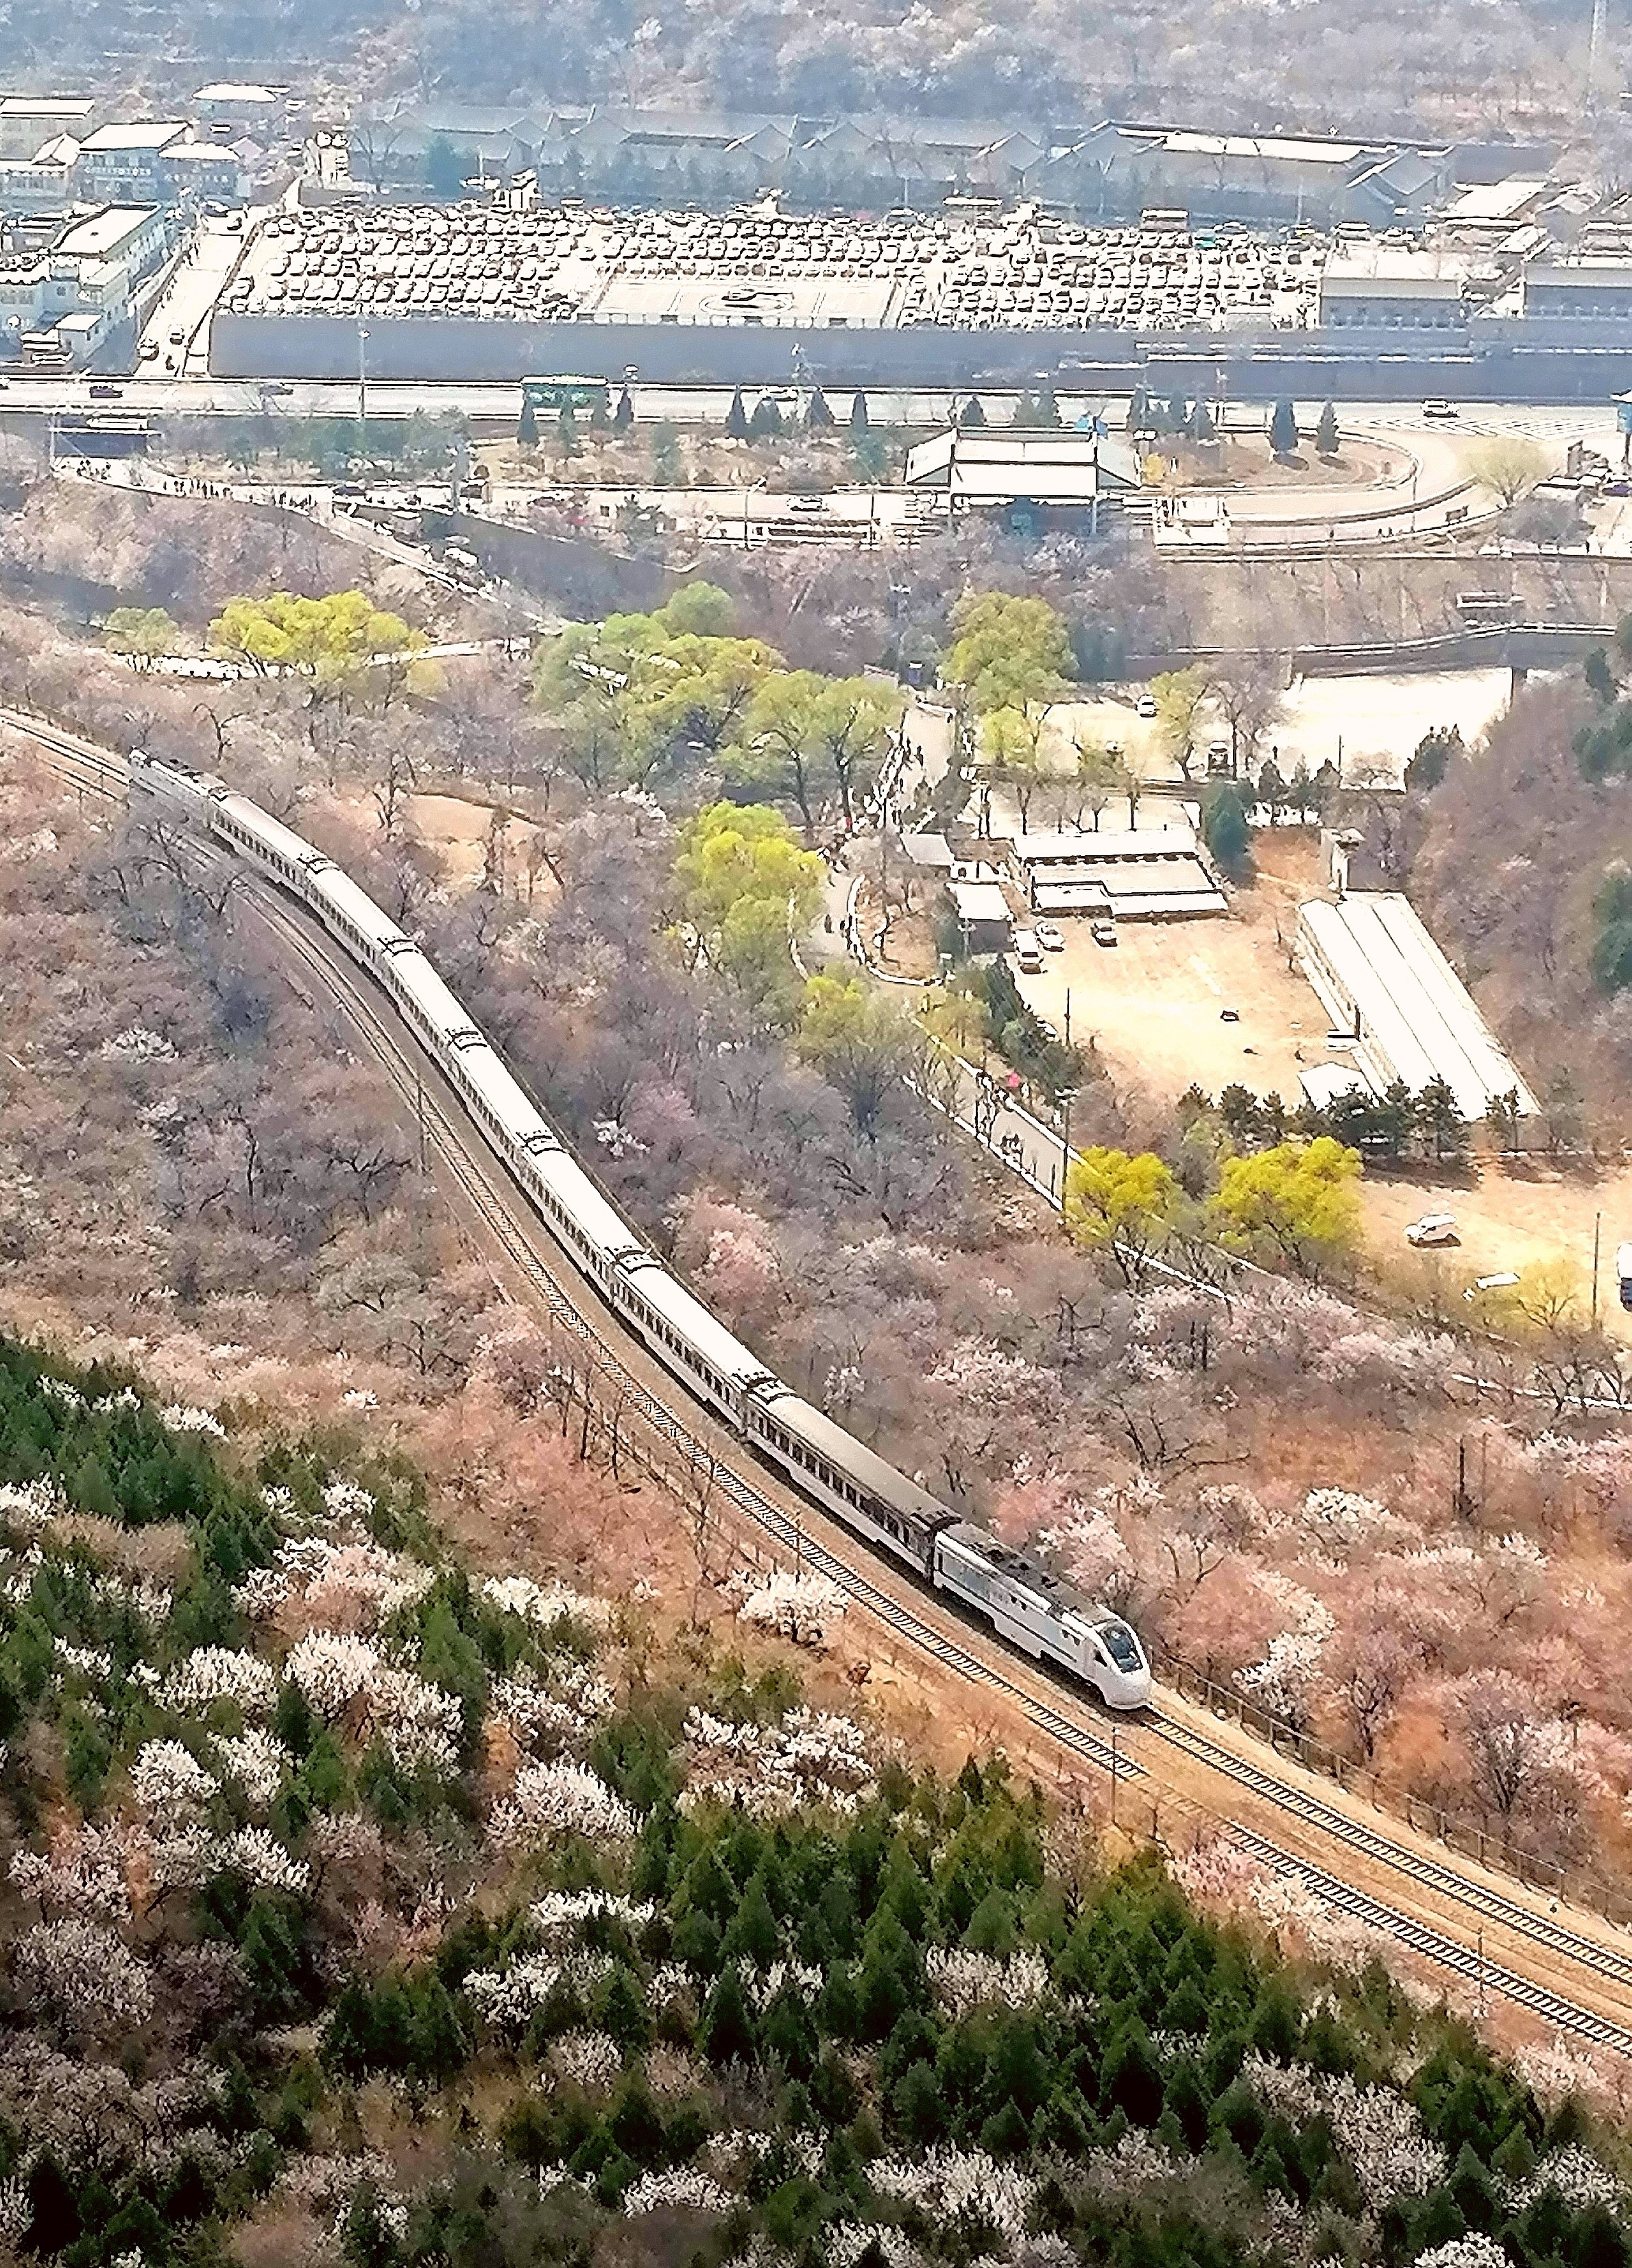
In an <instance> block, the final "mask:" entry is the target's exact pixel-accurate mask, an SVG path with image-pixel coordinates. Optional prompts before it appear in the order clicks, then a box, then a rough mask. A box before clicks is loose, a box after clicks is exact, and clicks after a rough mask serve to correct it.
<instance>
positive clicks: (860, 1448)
mask: <svg viewBox="0 0 1632 2268" xmlns="http://www.w3.org/2000/svg"><path fill="white" fill-rule="evenodd" d="M761 1401H762V1403H763V1405H764V1407H765V1408H767V1409H768V1410H769V1412H770V1414H771V1415H772V1416H773V1417H774V1418H776V1421H777V1423H778V1424H779V1425H785V1426H786V1427H787V1429H788V1431H789V1432H790V1433H791V1434H793V1435H794V1436H795V1437H796V1439H798V1440H802V1441H804V1442H805V1444H806V1446H807V1447H810V1448H812V1449H814V1450H815V1451H816V1453H817V1454H818V1455H819V1456H821V1457H824V1458H826V1460H827V1462H828V1463H829V1464H830V1465H834V1466H836V1467H837V1468H838V1469H839V1470H840V1471H841V1472H845V1473H848V1474H849V1476H850V1478H851V1479H852V1480H853V1481H855V1482H856V1484H857V1485H858V1486H859V1487H861V1488H864V1489H866V1490H867V1491H868V1492H869V1493H870V1494H871V1495H872V1496H876V1497H877V1498H878V1499H879V1501H880V1502H881V1503H883V1504H887V1505H892V1506H893V1507H894V1508H895V1510H896V1511H897V1512H901V1513H906V1515H907V1516H908V1519H911V1520H920V1521H933V1522H936V1523H938V1524H940V1525H943V1526H944V1525H945V1523H946V1522H947V1521H949V1520H951V1518H952V1513H950V1512H949V1511H948V1510H947V1508H946V1506H945V1505H944V1504H943V1503H942V1502H941V1500H940V1499H939V1498H938V1497H936V1496H931V1495H930V1491H929V1490H928V1489H926V1488H924V1487H923V1486H921V1485H920V1484H919V1483H918V1482H916V1481H909V1480H908V1477H907V1476H906V1474H905V1473H903V1472H898V1471H897V1469H896V1468H895V1467H894V1466H893V1464H891V1463H890V1462H889V1460H888V1459H887V1458H886V1457H881V1456H880V1455H879V1454H878V1451H877V1450H876V1449H870V1448H869V1447H867V1445H866V1443H865V1442H864V1441H858V1440H856V1436H855V1435H854V1433H848V1432H846V1431H845V1429H844V1427H843V1426H842V1425H838V1424H836V1423H835V1422H834V1419H833V1418H829V1417H827V1415H825V1413H824V1412H823V1411H821V1410H818V1409H817V1408H816V1407H815V1406H814V1405H813V1404H812V1403H809V1402H806V1401H805V1399H804V1398H803V1397H802V1396H801V1395H798V1394H795V1393H794V1392H793V1391H792V1389H791V1388H789V1387H783V1388H782V1390H781V1391H780V1392H779V1393H777V1392H775V1391H774V1390H773V1389H771V1388H766V1389H765V1391H764V1393H763V1395H761Z"/></svg>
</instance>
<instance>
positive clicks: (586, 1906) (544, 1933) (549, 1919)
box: [533, 1890, 658, 1943]
mask: <svg viewBox="0 0 1632 2268" xmlns="http://www.w3.org/2000/svg"><path fill="white" fill-rule="evenodd" d="M657 1911H658V1909H657V1907H656V1905H655V1904H652V1903H651V1900H650V1899H644V1900H640V1901H636V1899H634V1898H626V1897H621V1896H617V1895H616V1894H615V1893H614V1892H612V1891H609V1890H550V1891H548V1892H547V1893H546V1894H545V1896H543V1897H541V1898H540V1899H539V1900H538V1902H537V1903H536V1904H535V1905H534V1906H533V1926H534V1928H535V1929H536V1930H537V1931H538V1933H539V1934H540V1937H542V1938H543V1939H544V1940H545V1941H546V1942H547V1943H548V1942H550V1941H552V1940H559V1939H561V1938H563V1937H570V1936H572V1935H574V1934H575V1933H577V1931H579V1930H581V1929H582V1928H583V1926H584V1923H585V1922H586V1921H621V1922H622V1923H624V1924H625V1925H626V1926H628V1927H629V1929H630V1930H631V1931H633V1930H640V1929H644V1928H645V1926H646V1925H647V1923H648V1922H650V1921H652V1920H655V1918H657Z"/></svg>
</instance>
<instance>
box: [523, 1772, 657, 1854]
mask: <svg viewBox="0 0 1632 2268" xmlns="http://www.w3.org/2000/svg"><path fill="white" fill-rule="evenodd" d="M637 1826H638V1822H637V1821H636V1817H635V1815H634V1813H633V1812H632V1811H631V1810H630V1809H629V1806H628V1804H626V1803H625V1802H624V1801H623V1800H622V1798H621V1796H618V1795H614V1793H613V1791H612V1790H611V1788H609V1787H608V1786H607V1785H606V1781H605V1780H604V1779H602V1778H600V1777H599V1773H596V1772H592V1771H590V1769H589V1767H588V1765H587V1764H562V1763H555V1764H524V1765H523V1766H522V1768H521V1770H520V1771H518V1773H517V1775H516V1785H515V1787H514V1788H513V1789H512V1791H511V1795H510V1798H509V1800H507V1801H505V1802H504V1803H501V1804H498V1805H496V1807H495V1808H494V1811H493V1815H492V1817H491V1820H490V1821H489V1831H490V1833H491V1834H492V1836H493V1839H494V1841H495V1842H496V1843H498V1844H501V1845H503V1844H506V1843H521V1842H529V1841H532V1840H533V1839H535V1838H537V1837H541V1836H546V1835H584V1836H588V1837H590V1838H591V1839H592V1841H593V1840H598V1839H599V1838H601V1837H621V1836H629V1835H633V1834H634V1833H635V1832H636V1828H637Z"/></svg>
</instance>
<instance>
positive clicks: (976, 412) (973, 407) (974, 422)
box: [958, 394, 986, 433]
mask: <svg viewBox="0 0 1632 2268" xmlns="http://www.w3.org/2000/svg"><path fill="white" fill-rule="evenodd" d="M958 423H959V425H960V426H962V428H963V430H964V431H965V432H966V433H978V432H979V431H981V427H982V426H983V425H984V424H985V423H986V412H985V410H984V409H982V408H981V397H980V395H979V394H971V395H970V396H969V398H968V400H967V401H966V402H965V403H964V405H963V408H962V409H960V410H959V412H958Z"/></svg>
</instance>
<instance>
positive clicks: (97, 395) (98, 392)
mask: <svg viewBox="0 0 1632 2268" xmlns="http://www.w3.org/2000/svg"><path fill="white" fill-rule="evenodd" d="M124 390H125V389H124V387H122V386H109V385H107V383H106V382H103V383H102V384H99V385H96V386H93V387H92V388H91V399H92V401H118V399H119V397H120V395H121V394H122V393H123V392H124Z"/></svg>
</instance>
